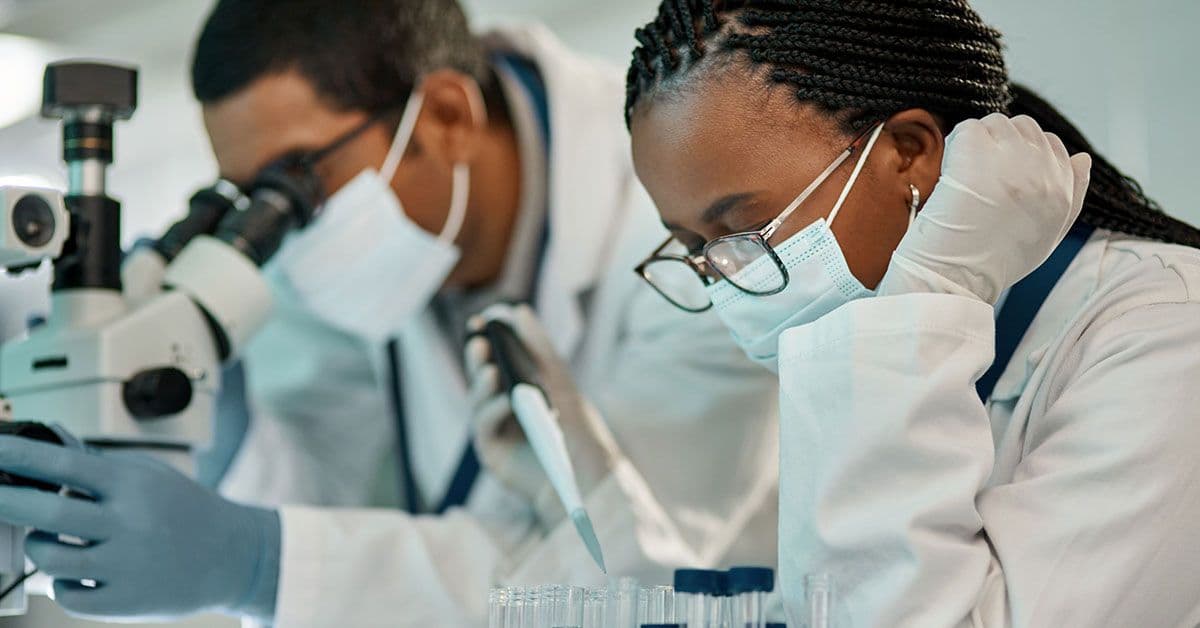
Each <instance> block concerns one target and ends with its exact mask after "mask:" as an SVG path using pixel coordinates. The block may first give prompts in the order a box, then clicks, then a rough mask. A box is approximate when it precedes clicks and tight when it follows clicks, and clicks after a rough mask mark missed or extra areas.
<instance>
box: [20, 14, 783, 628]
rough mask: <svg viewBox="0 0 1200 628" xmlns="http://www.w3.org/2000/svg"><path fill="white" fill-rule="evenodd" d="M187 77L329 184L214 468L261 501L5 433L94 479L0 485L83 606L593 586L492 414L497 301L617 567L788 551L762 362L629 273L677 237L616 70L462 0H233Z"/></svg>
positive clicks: (355, 601) (445, 619)
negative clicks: (243, 420) (481, 346)
mask: <svg viewBox="0 0 1200 628" xmlns="http://www.w3.org/2000/svg"><path fill="white" fill-rule="evenodd" d="M193 85H194V88H195V92H196V95H197V97H198V98H199V100H200V101H201V103H202V104H203V109H204V120H205V124H206V127H207V129H208V132H209V135H210V137H211V139H212V144H213V149H214V152H215V153H216V156H217V161H218V163H219V165H220V169H221V174H222V176H223V177H225V178H227V179H229V180H231V181H234V182H237V183H239V184H248V183H249V182H251V181H252V180H253V179H254V178H255V175H256V174H257V173H258V172H260V171H261V170H262V169H264V168H266V167H269V166H271V165H272V164H275V165H282V166H283V167H286V168H289V169H291V170H296V171H304V170H307V171H310V172H311V173H312V174H313V175H314V176H315V177H316V179H317V180H318V181H319V184H320V188H321V189H323V190H324V191H325V199H326V200H325V207H324V210H323V211H322V214H321V215H320V216H319V217H318V218H317V219H316V220H315V221H314V224H312V225H311V226H310V227H308V228H307V229H305V230H303V231H301V232H299V233H298V234H296V235H295V236H294V237H293V238H291V240H289V241H288V242H287V243H286V244H285V246H284V248H283V249H282V250H281V251H280V253H279V254H278V256H277V258H276V259H275V260H273V261H272V264H271V266H270V268H269V269H268V270H267V274H268V276H269V277H270V279H271V280H272V282H273V284H274V287H275V289H276V293H277V294H276V296H277V299H276V300H277V304H276V306H277V315H276V318H275V320H274V321H273V322H271V323H270V324H269V325H268V326H267V327H266V328H265V329H264V330H262V332H261V333H260V334H259V336H257V337H256V339H255V340H254V341H253V342H252V343H251V345H250V346H249V347H248V349H247V351H246V353H245V355H244V366H245V372H246V381H245V385H246V391H247V392H246V405H247V408H248V411H249V413H250V416H251V417H252V418H251V428H250V430H249V433H248V434H247V438H246V441H245V443H244V445H243V448H242V450H241V451H240V452H239V454H238V456H237V458H236V459H235V460H234V461H233V465H232V467H231V469H230V472H229V474H228V477H227V478H226V481H225V483H224V486H223V490H224V492H225V494H226V495H227V496H228V497H230V498H233V499H236V500H239V501H241V502H251V503H256V504H259V505H261V506H266V507H267V508H260V507H257V506H256V507H249V506H243V505H239V504H238V503H235V502H233V501H227V500H226V499H223V498H218V497H217V496H215V495H212V494H210V493H207V492H205V491H203V490H201V489H199V488H198V487H196V486H195V485H193V484H191V483H189V482H187V481H185V480H184V479H183V478H181V477H178V476H177V475H175V474H173V473H171V472H169V471H168V470H165V469H162V468H161V467H159V466H157V465H151V464H147V463H145V462H144V461H131V460H128V459H126V458H120V457H115V456H111V455H98V454H92V453H78V452H66V453H63V450H60V449H55V450H50V449H47V448H40V447H37V446H36V445H35V444H25V443H20V442H14V441H11V440H0V469H5V468H7V469H9V470H15V471H19V472H22V473H24V474H27V475H33V476H37V477H42V478H46V479H56V480H58V481H59V482H61V483H65V484H67V485H71V486H79V485H82V486H80V488H82V489H84V490H85V492H87V493H89V494H91V495H92V496H94V497H96V498H97V499H96V501H95V502H83V501H81V500H77V499H75V500H68V499H65V498H59V497H56V496H47V495H45V494H39V495H36V496H34V495H32V494H31V493H28V492H20V491H17V492H6V491H2V490H0V502H2V503H7V504H11V505H10V506H5V505H2V504H0V519H3V520H8V521H14V522H19V523H24V524H28V525H32V526H33V527H35V528H37V529H39V530H42V531H43V532H41V533H39V534H37V535H35V536H34V537H33V538H32V539H31V540H30V545H29V547H28V548H27V552H28V553H29V555H30V557H31V559H32V560H33V561H34V563H35V564H37V565H38V567H39V568H41V569H42V570H43V571H45V572H46V573H48V574H49V575H50V576H53V577H56V578H57V580H56V583H55V591H56V599H58V600H59V602H60V603H61V604H63V605H64V606H65V607H66V608H67V609H68V610H71V611H74V612H76V613H80V614H85V615H93V616H102V617H147V616H164V615H165V616H176V615H180V614H186V613H190V612H195V611H199V610H217V611H222V612H228V613H234V614H241V615H244V616H248V617H252V618H255V619H259V620H264V621H273V623H274V624H275V625H277V626H327V625H332V624H334V623H335V622H340V623H341V624H343V625H349V626H367V625H384V624H386V625H389V626H434V625H436V626H475V625H480V624H481V623H482V622H483V621H484V612H485V609H486V597H487V589H488V587H489V586H491V585H493V584H495V583H499V582H529V583H532V582H538V583H542V582H575V583H589V582H597V581H600V580H601V578H602V576H601V574H600V572H599V570H597V569H596V567H595V566H594V564H593V563H592V561H591V559H590V558H589V556H588V553H587V552H586V550H585V549H584V546H583V544H582V543H581V542H580V540H579V538H578V536H577V535H576V532H575V530H574V527H573V526H572V524H571V522H570V520H569V519H567V518H565V517H563V516H562V515H563V513H562V512H561V511H560V509H558V508H557V506H556V504H555V501H554V499H553V493H552V491H549V490H548V488H547V487H548V484H547V482H546V478H545V476H544V474H543V473H542V472H541V470H540V467H539V466H538V465H537V464H536V461H535V460H534V459H533V456H532V455H531V453H530V451H529V448H528V445H527V444H525V443H524V442H523V439H522V438H521V436H520V433H519V430H516V429H515V428H514V424H513V422H512V421H511V417H508V418H506V416H507V412H503V411H502V412H500V413H497V412H496V411H495V407H496V404H495V401H496V398H497V395H496V386H495V382H494V381H491V382H489V381H488V379H489V378H492V379H494V377H495V372H494V368H490V367H487V366H486V361H487V358H486V356H480V355H478V351H476V352H474V353H475V354H476V355H474V356H473V357H470V358H469V359H468V362H470V363H471V368H470V369H469V370H470V371H471V372H470V374H468V373H467V370H468V369H467V368H465V367H466V365H465V364H464V363H463V360H462V358H461V355H462V348H463V346H464V343H465V342H466V340H467V338H466V329H467V327H468V321H469V320H471V318H472V316H474V315H476V314H478V313H479V312H481V311H482V310H483V309H484V308H485V306H488V305H490V304H492V303H496V302H502V301H525V302H529V303H532V304H533V311H535V312H536V318H535V317H534V316H533V314H531V313H530V311H529V310H524V309H521V308H517V309H515V310H511V309H510V310H508V311H505V312H501V313H499V314H496V313H492V314H489V316H493V317H499V318H502V319H504V320H506V321H508V322H509V323H510V324H512V325H513V326H514V327H515V328H516V330H517V332H518V334H520V335H521V336H522V337H523V338H525V339H526V341H527V343H528V344H529V345H530V346H531V348H532V350H533V351H534V352H535V355H536V356H537V357H538V361H539V364H541V365H542V366H543V368H546V369H548V370H549V371H552V372H548V373H546V374H545V377H546V380H547V381H549V382H555V383H556V385H555V386H548V388H553V389H554V390H551V391H548V392H550V393H551V396H552V397H554V398H555V399H556V401H558V402H561V403H556V405H559V406H560V407H559V410H560V421H561V422H562V423H563V429H564V431H565V432H566V433H567V436H568V440H569V443H568V446H569V449H570V450H571V454H572V457H573V459H574V461H575V464H576V467H577V472H578V473H579V476H580V480H581V483H582V484H583V488H584V491H585V492H586V494H587V500H586V501H587V507H588V510H589V511H590V513H591V516H592V519H593V521H594V523H595V527H596V531H597V534H598V535H599V537H600V539H601V541H602V543H603V546H604V550H605V555H606V558H607V561H608V567H609V569H610V570H611V572H613V573H617V574H634V575H640V576H643V577H644V578H647V579H653V580H656V581H663V580H664V579H665V578H667V577H668V574H669V570H670V568H672V567H676V566H682V565H695V564H699V565H707V564H717V563H720V562H755V563H760V564H773V563H774V560H775V558H774V554H775V537H774V529H775V521H774V513H775V507H776V504H775V502H774V497H775V495H774V492H773V491H774V486H775V481H776V469H777V463H776V459H775V457H776V448H777V436H776V425H777V424H776V418H775V417H776V394H775V390H774V388H775V385H774V383H773V379H774V378H773V377H772V376H771V374H770V373H767V372H764V371H762V370H761V369H758V368H756V367H755V366H754V365H752V364H751V363H749V362H748V361H746V359H745V358H744V357H743V356H742V354H741V352H740V351H739V350H738V349H737V348H736V346H734V345H733V343H732V342H731V341H730V340H729V338H728V335H727V333H726V332H724V331H723V328H722V327H721V325H720V323H719V321H718V320H716V319H715V318H714V317H713V316H712V315H711V314H705V315H698V316H694V315H687V314H683V313H680V312H678V311H677V310H675V309H674V308H671V307H668V306H664V305H663V304H662V302H661V299H660V298H659V297H658V296H657V295H655V294H653V293H652V292H651V291H650V290H649V289H648V288H646V287H644V286H643V285H642V282H641V281H640V280H639V279H638V278H637V277H636V276H635V275H634V273H633V272H631V269H632V268H633V267H634V266H635V264H636V263H637V262H638V261H639V260H640V257H641V256H642V255H644V252H645V250H646V249H647V248H653V245H654V244H656V243H657V242H659V241H661V239H662V238H663V237H664V236H663V233H664V232H663V230H662V228H661V226H660V225H658V223H657V216H656V213H655V211H654V208H653V206H652V205H651V204H650V202H649V200H648V199H647V198H646V197H645V195H644V192H643V191H642V190H641V189H640V187H639V186H638V185H637V183H636V180H635V177H634V175H633V171H632V167H631V164H630V161H629V156H628V153H629V151H628V146H627V138H626V134H625V131H624V127H623V121H622V117H621V102H622V98H623V88H622V82H621V80H620V76H619V75H618V74H617V73H616V72H613V71H610V70H608V69H607V68H602V67H598V66H596V65H594V64H592V63H590V62H585V61H583V60H581V59H580V58H578V57H576V56H574V55H573V54H571V53H570V52H569V51H568V50H566V49H565V48H564V47H563V46H562V45H561V44H559V43H558V42H556V41H555V40H553V39H552V38H551V37H550V36H549V35H548V34H547V33H546V32H544V31H543V30H541V29H539V28H525V29H515V30H506V31H500V32H496V33H491V34H489V35H486V36H483V37H477V36H475V35H473V34H472V33H471V32H470V31H469V29H468V26H467V21H466V18H465V17H464V15H463V14H462V11H461V9H460V8H459V7H458V6H457V5H456V3H455V2H454V1H453V0H419V1H418V0H373V1H369V2H367V1H363V2H344V3H330V2H326V1H324V0H300V1H295V2H288V3H280V2H274V1H271V0H223V1H221V2H219V3H218V4H217V6H216V8H215V9H214V11H213V13H212V15H211V16H210V17H209V19H208V22H207V24H206V25H205V28H204V31H203V33H202V34H201V36H200V40H199V43H198V45H197V49H196V55H195V62H194V67H193ZM478 324H479V321H478V320H475V321H474V322H473V325H475V326H478ZM475 346H476V347H478V343H476V344H475ZM568 371H569V372H568ZM468 379H470V380H471V384H472V387H473V388H475V392H474V393H473V394H468V383H469V382H468ZM576 385H577V389H576ZM501 400H502V398H501ZM593 406H594V407H595V408H596V409H597V410H598V413H596V412H593V411H592V408H593ZM473 415H475V416H476V422H477V423H478V424H479V425H480V428H479V429H478V430H474V431H475V433H474V435H472V432H473V430H472V425H471V423H472V416H473ZM597 416H602V417H603V422H600V421H598V420H596V419H597ZM514 434H515V435H514ZM473 444H474V445H477V447H476V446H472V445H473ZM477 456H478V457H477ZM480 458H481V459H483V460H484V463H485V464H484V466H485V467H486V469H485V470H484V471H483V472H482V473H480V472H479V462H478V460H479V459H480ZM332 507H342V508H340V509H335V508H332ZM368 507H371V509H366V508H368ZM348 508H359V509H358V510H350V509H348ZM47 532H49V533H63V534H69V535H72V536H76V537H80V538H83V539H85V540H89V541H96V542H97V543H96V544H95V545H93V546H91V547H88V548H82V549H81V548H79V547H78V546H74V545H69V544H65V543H61V542H59V539H58V538H57V537H56V536H55V535H54V534H46V533H47ZM81 580H94V581H96V582H98V583H99V587H98V588H92V587H90V586H87V585H83V584H80V583H79V582H80V581H81Z"/></svg>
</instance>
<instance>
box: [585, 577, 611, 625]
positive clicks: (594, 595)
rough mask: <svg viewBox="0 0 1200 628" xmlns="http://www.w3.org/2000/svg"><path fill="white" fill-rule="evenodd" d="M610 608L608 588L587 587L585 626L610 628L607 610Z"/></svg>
mask: <svg viewBox="0 0 1200 628" xmlns="http://www.w3.org/2000/svg"><path fill="white" fill-rule="evenodd" d="M607 609H608V588H607V587H598V588H592V589H587V591H586V592H585V593H584V601H583V628H608V626H607V624H605V611H606V610H607Z"/></svg>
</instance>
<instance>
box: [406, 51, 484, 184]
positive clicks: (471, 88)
mask: <svg viewBox="0 0 1200 628" xmlns="http://www.w3.org/2000/svg"><path fill="white" fill-rule="evenodd" d="M418 89H421V90H422V91H423V92H424V98H425V100H424V103H423V104H422V106H421V116H420V118H419V119H418V120H417V125H416V127H415V128H414V129H413V145H414V147H417V148H419V149H420V150H421V151H423V152H425V153H427V155H426V156H427V157H430V158H432V159H434V160H436V161H439V162H442V163H444V165H446V166H447V167H450V166H453V165H455V164H459V163H469V162H471V161H472V160H473V159H474V158H475V156H476V155H477V154H478V152H479V149H480V146H481V143H482V140H483V138H484V135H485V133H486V131H487V107H485V106H484V102H483V93H482V91H481V90H480V88H479V84H478V83H477V82H475V79H473V78H471V77H469V76H467V75H466V74H463V73H461V72H458V71H455V70H437V71H434V72H432V73H430V74H428V75H426V76H425V78H424V79H423V80H422V82H421V84H420V85H419V86H418Z"/></svg>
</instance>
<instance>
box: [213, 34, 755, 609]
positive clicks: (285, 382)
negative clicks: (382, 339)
mask: <svg viewBox="0 0 1200 628" xmlns="http://www.w3.org/2000/svg"><path fill="white" fill-rule="evenodd" d="M487 41H488V42H489V45H490V46H491V47H492V48H493V49H508V50H511V51H514V52H516V53H518V54H521V55H524V56H527V57H529V58H531V59H532V60H534V61H535V62H536V64H537V65H538V67H539V68H540V70H541V72H542V75H543V78H544V80H545V84H546V88H547V91H548V100H549V105H550V117H551V138H552V141H551V165H550V168H549V170H550V172H549V182H550V190H549V195H550V222H549V224H550V229H551V233H550V238H549V243H548V248H547V251H546V256H547V258H546V262H545V265H544V270H543V274H542V277H541V282H540V284H539V285H538V286H537V287H536V293H537V297H538V298H537V309H538V313H539V316H540V317H541V318H542V320H543V321H544V322H545V324H546V325H547V327H548V332H549V333H550V335H551V336H552V338H553V340H554V341H555V343H556V344H557V346H558V348H559V349H560V351H561V352H562V353H563V355H564V356H567V357H568V360H569V362H570V363H571V365H572V368H573V371H574V375H575V377H576V379H577V381H578V382H579V384H580V387H581V389H582V391H583V392H584V394H585V395H587V396H588V397H589V398H590V399H591V400H592V401H593V402H594V403H595V404H596V406H597V407H598V408H599V409H600V411H601V412H602V414H603V415H604V416H605V418H606V421H607V422H608V424H609V425H610V427H611V428H612V430H613V431H614V433H615V435H616V438H617V440H618V441H619V444H620V446H621V448H622V451H623V453H624V460H623V461H622V463H621V464H620V465H618V468H617V471H616V472H615V473H614V474H612V476H610V477H608V478H606V479H604V480H603V481H602V482H601V484H600V485H599V486H598V487H597V488H596V489H595V490H594V491H593V492H592V494H591V495H589V497H588V500H587V501H588V507H589V510H590V513H591V516H592V518H593V521H594V523H595V526H596V531H597V534H598V536H599V537H600V539H601V541H602V543H603V545H604V550H605V556H606V559H607V562H608V566H609V569H610V571H611V572H612V573H615V574H631V575H637V576H642V577H643V578H644V579H645V580H646V581H649V582H655V583H664V582H669V577H670V570H671V569H672V568H674V567H676V566H679V565H715V564H717V563H720V562H740V563H747V562H749V563H756V564H773V563H774V558H775V556H776V540H775V530H776V513H777V510H776V505H777V500H776V490H777V489H776V487H777V480H778V420H777V403H778V392H777V380H775V378H774V377H773V376H772V375H771V374H769V373H766V372H764V371H762V370H761V369H759V368H757V367H756V366H754V365H753V364H752V363H750V362H749V361H747V360H746V359H745V358H744V356H743V355H742V354H741V352H740V350H738V349H737V348H736V346H735V345H734V344H733V343H732V341H731V340H730V338H729V335H728V333H727V332H726V331H725V329H724V328H723V327H722V325H721V324H720V322H719V320H718V319H717V318H716V317H715V316H712V315H702V316H695V315H689V314H686V313H683V312H680V311H678V310H676V309H675V308H674V307H672V306H671V305H669V304H668V303H666V302H665V301H663V300H662V299H661V297H659V296H658V295H657V294H655V293H654V292H653V291H652V290H650V289H649V288H648V287H646V286H644V285H643V284H642V282H641V280H640V279H639V278H638V277H636V275H635V274H634V272H633V267H634V265H635V264H636V263H637V262H638V261H639V260H640V259H641V258H642V257H644V256H645V255H647V254H648V253H649V252H650V251H652V250H653V249H654V247H655V246H656V245H657V244H659V243H660V242H661V239H662V238H663V237H665V231H664V230H663V229H662V227H661V225H659V223H658V216H657V214H656V212H655V210H654V207H653V205H652V204H651V202H650V200H649V198H648V197H647V196H646V195H645V193H644V191H643V190H642V189H641V188H640V186H639V185H638V183H637V181H636V178H635V176H634V173H633V170H632V164H631V161H630V157H629V147H628V135H627V132H626V130H625V128H624V124H623V119H622V98H623V94H624V89H623V82H622V80H621V77H620V74H619V72H616V71H615V70H609V69H608V68H605V67H600V66H597V65H596V64H594V63H592V62H589V61H585V60H582V59H580V58H579V57H576V56H575V55H574V54H572V53H571V52H570V51H568V50H567V49H565V48H564V47H563V46H562V45H561V44H560V43H558V42H557V41H555V40H554V39H553V38H552V37H551V36H550V35H549V34H548V33H547V32H546V31H544V30H542V29H540V28H534V27H529V28H520V29H509V30H504V31H502V32H498V33H495V34H492V35H490V36H489V37H488V38H487ZM347 253H348V254H351V253H352V252H347ZM380 288H381V289H386V286H381V287H380ZM284 296H285V297H286V295H284ZM400 340H401V347H402V356H401V362H402V371H403V373H404V377H403V378H402V380H403V390H404V397H405V409H406V411H407V416H408V426H409V432H410V439H411V443H412V444H411V451H413V453H414V455H413V460H412V463H413V466H414V467H415V475H416V477H417V481H418V484H419V487H420V489H421V492H422V494H423V495H425V496H431V497H432V499H434V500H436V499H437V498H440V496H441V495H443V494H444V493H445V491H446V487H447V484H448V482H449V479H450V477H451V474H452V473H453V471H454V468H455V466H456V465H457V463H458V461H459V459H460V455H461V453H462V449H463V447H464V446H465V444H466V443H467V437H468V433H467V430H468V422H469V414H470V412H469V408H468V404H467V401H466V384H465V382H464V381H463V375H462V373H461V371H460V366H459V362H458V355H459V353H460V352H461V347H458V346H450V343H449V342H448V341H447V340H446V338H445V335H444V334H443V333H441V332H440V331H439V330H438V329H437V325H436V323H435V322H434V320H433V318H432V315H431V314H428V313H426V314H425V315H424V316H422V317H421V318H420V320H418V321H416V322H415V323H414V324H412V325H411V326H410V327H409V328H407V329H405V330H404V332H403V333H402V334H401V338H400ZM374 350H375V348H373V349H371V350H368V349H367V348H364V347H363V346H361V345H360V344H358V342H357V341H355V340H354V339H352V338H349V337H347V336H344V335H342V334H339V333H338V332H336V331H334V330H332V329H329V328H328V327H326V326H324V325H322V324H321V323H319V322H318V321H316V320H315V319H313V318H312V317H311V316H310V315H308V314H307V313H305V312H304V311H303V310H301V309H300V308H298V307H296V306H295V304H294V303H289V302H288V300H287V299H286V298H283V299H282V303H281V311H280V314H279V316H278V318H277V319H276V320H275V321H274V322H273V323H271V325H270V326H269V327H268V328H267V329H265V330H264V331H263V332H262V333H261V334H260V335H259V336H258V337H257V338H256V339H255V341H254V343H253V344H252V346H251V347H250V348H249V351H248V355H247V358H246V365H247V385H248V387H249V390H250V399H249V405H250V410H251V412H252V414H253V420H252V427H251V429H250V432H249V433H248V435H247V441H246V443H245V445H244V447H243V450H242V451H241V452H240V454H239V456H238V458H237V459H236V460H235V462H234V464H233V467H232V469H231V472H230V476H229V478H228V480H227V481H226V483H225V485H224V490H225V492H226V493H227V494H228V495H230V496H232V497H235V498H238V499H242V500H246V501H254V502H259V503H267V504H283V505H284V506H283V508H282V509H281V512H282V522H283V552H282V569H281V578H280V583H279V595H278V603H277V613H276V625H277V626H281V627H294V626H332V625H342V626H356V627H357V626H390V627H397V626H422V627H428V626H479V625H484V624H485V622H486V608H487V593H488V588H489V586H491V585H494V584H497V583H502V582H503V583H526V584H534V583H578V584H596V583H600V582H602V581H603V579H602V575H601V574H600V573H599V571H598V570H597V569H596V568H595V566H594V565H593V564H592V562H591V559H590V558H589V557H588V555H587V553H586V551H585V550H584V549H583V546H582V544H581V543H580V542H579V540H578V538H577V537H576V535H575V532H574V529H573V527H572V525H571V524H570V522H569V521H568V522H564V523H563V524H561V525H559V526H558V527H556V528H554V529H552V530H548V531H543V530H540V529H538V528H537V524H536V518H535V517H534V515H533V512H532V509H531V507H530V505H529V504H528V503H526V502H525V501H523V500H520V499H517V498H516V497H515V496H514V495H512V494H510V493H508V492H506V491H505V490H504V488H503V487H502V486H501V485H500V484H499V482H498V481H497V480H496V479H495V478H494V477H492V476H490V475H488V474H487V473H486V472H485V473H484V474H483V476H482V477H481V478H480V483H479V484H477V485H476V487H475V490H474V492H473V493H472V496H471V499H470V501H469V502H468V504H467V506H466V508H463V509H454V510H452V511H451V512H449V513H447V514H446V515H444V516H438V517H434V516H416V517H414V516H409V515H407V514H405V513H403V512H401V511H399V510H395V509H374V510H367V509H359V510H348V509H342V510H337V509H331V508H327V507H328V506H344V507H353V508H364V507H367V506H372V505H376V504H380V503H386V502H389V501H391V502H394V499H387V498H390V497H392V496H393V495H394V494H395V492H396V488H395V486H394V483H391V485H390V486H389V485H388V483H386V482H385V483H382V484H380V483H378V482H376V480H377V478H379V477H381V475H382V477H389V476H390V475H391V474H392V470H394V469H395V460H394V457H395V453H396V451H395V447H394V429H393V428H394V426H393V419H392V413H391V411H390V410H389V408H388V400H387V395H386V393H385V388H384V387H383V386H382V385H381V383H380V376H381V373H380V372H379V371H378V369H377V368H375V365H374V360H373V356H372V351H374ZM381 470H382V471H383V472H382V474H381ZM381 487H382V488H381ZM381 494H382V495H384V496H385V497H384V498H381V497H380V495H381ZM295 504H307V505H309V506H301V505H295ZM312 506H318V507H312Z"/></svg>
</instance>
